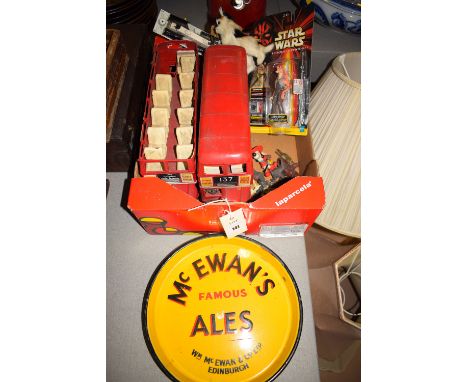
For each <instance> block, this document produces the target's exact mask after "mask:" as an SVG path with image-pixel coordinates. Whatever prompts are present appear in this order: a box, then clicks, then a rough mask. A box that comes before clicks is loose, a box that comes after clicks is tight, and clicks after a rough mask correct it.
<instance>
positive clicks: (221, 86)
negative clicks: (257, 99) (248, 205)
mask: <svg viewBox="0 0 468 382" xmlns="http://www.w3.org/2000/svg"><path fill="white" fill-rule="evenodd" d="M204 60H205V62H204V65H203V80H202V98H201V106H200V114H199V115H200V131H199V140H198V162H197V173H198V181H199V186H200V191H201V199H202V201H203V202H210V201H213V200H218V199H227V200H229V201H240V202H245V201H247V200H248V199H249V198H250V186H251V184H252V175H253V165H252V155H251V147H250V146H251V144H250V117H249V93H248V87H247V85H248V84H247V70H246V68H247V63H246V53H245V49H244V48H242V47H239V46H230V45H213V46H210V47H208V48H207V49H206V51H205V58H204Z"/></svg>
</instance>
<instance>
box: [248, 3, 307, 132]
mask: <svg viewBox="0 0 468 382" xmlns="http://www.w3.org/2000/svg"><path fill="white" fill-rule="evenodd" d="M313 19H314V13H313V12H310V11H307V12H306V11H304V10H303V9H298V11H297V12H296V14H295V16H294V17H293V16H292V14H291V12H289V11H287V12H283V13H279V14H276V15H273V16H267V17H265V18H264V19H262V20H260V21H259V22H258V23H257V24H256V25H254V26H253V27H252V28H251V29H250V30H249V31H247V32H248V33H249V34H250V35H253V36H255V37H256V38H257V39H258V40H259V41H260V43H261V44H262V45H264V46H267V45H269V44H272V43H273V44H274V48H273V50H272V51H271V53H269V54H268V55H267V57H266V59H265V61H264V63H263V64H261V65H258V66H257V68H256V70H255V71H254V72H253V73H251V74H250V76H249V88H250V105H249V107H250V124H251V130H252V132H254V133H266V134H270V133H273V134H289V135H307V115H308V105H309V93H310V82H309V81H310V57H311V50H312V33H313Z"/></svg>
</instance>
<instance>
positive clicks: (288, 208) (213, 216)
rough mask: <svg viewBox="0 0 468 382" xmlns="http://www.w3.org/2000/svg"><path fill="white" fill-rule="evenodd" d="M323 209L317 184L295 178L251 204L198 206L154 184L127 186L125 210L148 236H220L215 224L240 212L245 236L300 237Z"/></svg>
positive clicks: (315, 179)
mask: <svg viewBox="0 0 468 382" xmlns="http://www.w3.org/2000/svg"><path fill="white" fill-rule="evenodd" d="M324 203H325V195H324V190H323V183H322V178H320V177H311V176H298V177H296V178H293V179H291V180H290V181H288V182H287V183H285V184H283V185H282V186H280V187H278V188H277V189H275V190H272V191H270V192H269V193H268V194H266V195H265V196H263V197H261V198H260V199H257V200H256V201H254V202H252V203H240V202H235V203H229V206H228V205H227V204H226V203H216V204H203V203H202V202H200V201H199V200H197V199H195V198H194V197H192V196H190V195H188V194H186V193H185V192H183V191H180V190H178V189H176V188H174V187H172V186H171V185H170V184H168V183H166V182H165V181H163V180H161V179H158V178H134V179H132V180H131V186H130V194H129V198H128V208H129V209H130V210H131V211H132V213H133V214H134V215H135V217H136V218H137V219H138V221H139V222H140V223H141V225H142V226H143V228H144V229H145V230H146V231H147V232H148V233H150V234H166V235H167V234H188V233H208V232H223V228H222V226H221V223H220V221H219V218H220V217H221V216H222V215H224V214H226V211H228V210H229V208H230V209H231V210H232V211H235V210H238V209H239V208H242V211H243V213H244V216H245V219H246V222H247V227H248V231H247V233H249V234H260V235H264V236H291V235H302V234H303V233H304V232H305V231H306V230H307V229H308V228H309V227H310V226H311V225H312V223H313V222H314V221H315V219H316V218H317V216H318V215H319V214H320V212H321V211H322V208H323V205H324Z"/></svg>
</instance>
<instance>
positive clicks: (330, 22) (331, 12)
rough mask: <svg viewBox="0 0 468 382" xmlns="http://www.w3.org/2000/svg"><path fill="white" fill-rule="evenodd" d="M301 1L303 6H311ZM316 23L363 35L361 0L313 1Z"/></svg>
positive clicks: (308, 0) (306, 0)
mask: <svg viewBox="0 0 468 382" xmlns="http://www.w3.org/2000/svg"><path fill="white" fill-rule="evenodd" d="M310 3H311V1H310V0H301V5H306V6H307V5H310ZM312 5H313V7H314V10H315V21H317V22H318V23H319V24H322V25H325V26H330V27H332V28H336V29H339V30H342V31H345V32H349V33H356V34H361V0H312Z"/></svg>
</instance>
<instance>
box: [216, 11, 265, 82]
mask: <svg viewBox="0 0 468 382" xmlns="http://www.w3.org/2000/svg"><path fill="white" fill-rule="evenodd" d="M219 13H220V15H221V17H220V18H219V19H216V24H217V26H216V28H215V31H216V33H218V34H219V35H220V37H221V43H222V44H223V45H237V46H242V47H243V48H244V49H245V51H246V53H247V74H249V73H250V72H252V71H253V70H254V69H255V62H254V60H253V58H254V57H255V58H256V59H257V65H260V64H262V63H263V61H264V60H265V56H266V54H267V53H268V52H271V51H272V50H273V47H274V44H270V45H268V46H263V45H262V44H259V43H258V40H257V39H256V38H255V37H253V36H243V37H236V36H235V31H236V30H238V31H242V28H241V27H240V26H239V25H238V24H236V23H235V22H234V21H232V20H231V19H229V18H228V17H227V16H225V15H224V13H223V9H222V8H219Z"/></svg>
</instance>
